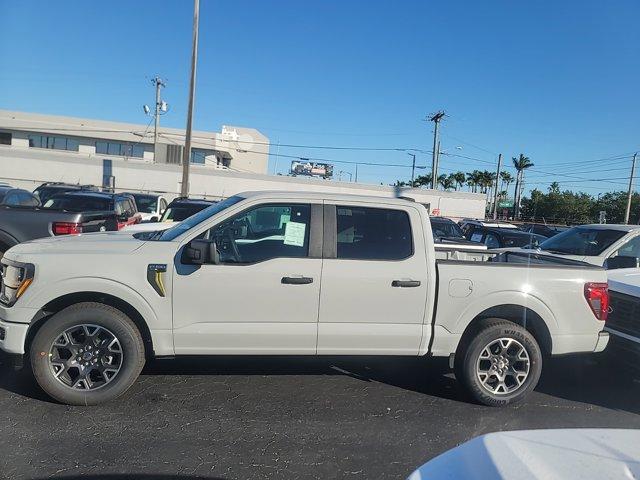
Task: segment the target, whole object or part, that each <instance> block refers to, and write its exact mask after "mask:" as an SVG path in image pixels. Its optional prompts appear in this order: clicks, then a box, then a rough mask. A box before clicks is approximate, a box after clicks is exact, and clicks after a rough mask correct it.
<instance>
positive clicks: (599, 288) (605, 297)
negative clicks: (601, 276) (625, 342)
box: [584, 282, 609, 321]
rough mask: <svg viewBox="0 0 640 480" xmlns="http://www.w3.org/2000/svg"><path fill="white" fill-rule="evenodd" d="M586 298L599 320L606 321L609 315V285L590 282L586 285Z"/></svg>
mask: <svg viewBox="0 0 640 480" xmlns="http://www.w3.org/2000/svg"><path fill="white" fill-rule="evenodd" d="M584 298H586V299H587V303H588V304H589V306H590V307H591V311H592V312H593V314H594V315H595V316H596V318H597V319H598V320H602V321H606V320H607V316H608V315H609V285H608V284H607V283H595V282H589V283H585V285H584Z"/></svg>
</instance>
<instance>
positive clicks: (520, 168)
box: [511, 153, 533, 218]
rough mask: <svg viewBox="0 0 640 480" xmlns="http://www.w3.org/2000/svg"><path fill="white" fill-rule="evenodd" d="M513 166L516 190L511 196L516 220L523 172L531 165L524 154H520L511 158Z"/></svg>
mask: <svg viewBox="0 0 640 480" xmlns="http://www.w3.org/2000/svg"><path fill="white" fill-rule="evenodd" d="M511 160H513V166H514V167H515V169H516V171H517V173H516V189H515V191H514V195H513V218H517V217H518V215H519V214H520V193H521V192H520V190H521V189H522V188H521V185H522V181H523V180H524V171H525V170H526V169H527V168H531V167H533V163H532V162H531V159H530V158H529V157H526V156H525V155H524V154H522V153H521V154H520V156H518V157H512V159H511Z"/></svg>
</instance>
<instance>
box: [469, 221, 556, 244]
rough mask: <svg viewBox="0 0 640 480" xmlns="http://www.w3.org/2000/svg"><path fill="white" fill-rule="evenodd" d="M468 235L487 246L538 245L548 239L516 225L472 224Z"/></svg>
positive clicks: (474, 240)
mask: <svg viewBox="0 0 640 480" xmlns="http://www.w3.org/2000/svg"><path fill="white" fill-rule="evenodd" d="M512 227H513V226H512ZM466 236H467V238H468V239H469V240H471V241H472V242H480V243H483V244H485V245H486V246H487V248H510V247H511V248H518V247H525V246H532V247H536V246H537V245H538V244H540V242H543V241H545V240H546V237H543V236H542V235H536V234H535V233H527V232H523V231H522V230H520V229H518V228H515V227H513V228H511V227H507V228H504V227H488V226H484V225H472V226H470V227H469V228H468V229H467V235H466Z"/></svg>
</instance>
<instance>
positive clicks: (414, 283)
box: [391, 280, 420, 288]
mask: <svg viewBox="0 0 640 480" xmlns="http://www.w3.org/2000/svg"><path fill="white" fill-rule="evenodd" d="M391 286H392V287H401V288H409V287H419V286H420V280H394V281H393V282H391Z"/></svg>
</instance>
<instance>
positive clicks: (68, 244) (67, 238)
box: [5, 232, 144, 260]
mask: <svg viewBox="0 0 640 480" xmlns="http://www.w3.org/2000/svg"><path fill="white" fill-rule="evenodd" d="M142 245H144V241H142V240H138V239H137V238H134V236H133V235H132V234H131V233H127V232H100V233H83V234H80V235H60V236H59V237H46V238H40V239H38V240H31V241H29V242H24V243H20V244H18V245H16V246H15V247H12V248H10V249H9V250H8V251H7V252H6V253H5V256H6V257H7V258H11V259H15V260H19V258H17V257H20V256H22V255H27V256H28V255H34V254H36V255H37V254H56V253H74V254H76V253H78V254H80V253H90V254H93V255H95V254H96V253H104V254H109V253H131V252H133V251H135V250H137V249H138V248H140V247H141V246H142Z"/></svg>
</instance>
